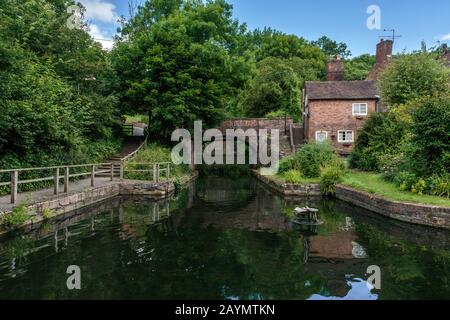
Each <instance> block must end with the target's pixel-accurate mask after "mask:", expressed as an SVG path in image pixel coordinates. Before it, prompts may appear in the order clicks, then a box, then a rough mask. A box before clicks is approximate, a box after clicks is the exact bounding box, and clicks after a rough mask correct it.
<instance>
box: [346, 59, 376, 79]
mask: <svg viewBox="0 0 450 320" xmlns="http://www.w3.org/2000/svg"><path fill="white" fill-rule="evenodd" d="M375 60H376V58H375V56H372V55H369V54H363V55H361V56H359V57H355V58H353V59H351V60H347V61H345V80H347V81H354V80H365V79H367V76H368V75H369V73H370V71H371V70H372V69H373V67H374V65H375Z"/></svg>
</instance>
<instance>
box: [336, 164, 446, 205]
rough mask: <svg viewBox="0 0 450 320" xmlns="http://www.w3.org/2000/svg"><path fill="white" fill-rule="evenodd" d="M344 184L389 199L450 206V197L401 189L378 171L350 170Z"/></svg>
mask: <svg viewBox="0 0 450 320" xmlns="http://www.w3.org/2000/svg"><path fill="white" fill-rule="evenodd" d="M342 184H343V185H345V186H349V187H352V188H354V189H358V190H364V191H366V192H369V193H371V194H376V195H379V196H382V197H384V198H386V199H389V200H394V201H403V202H410V203H420V204H428V205H436V206H444V207H450V199H447V198H443V197H435V196H428V195H418V194H415V193H412V192H408V191H401V190H400V189H399V188H398V187H397V186H396V185H395V184H393V183H390V182H387V181H386V180H384V179H383V177H382V176H381V174H377V173H370V172H355V171H350V172H349V173H347V174H346V176H345V178H344V182H343V183H342Z"/></svg>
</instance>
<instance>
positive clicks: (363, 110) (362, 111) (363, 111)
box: [353, 103, 368, 116]
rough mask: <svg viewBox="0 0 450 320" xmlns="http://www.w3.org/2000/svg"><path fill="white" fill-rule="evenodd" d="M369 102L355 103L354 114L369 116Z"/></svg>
mask: <svg viewBox="0 0 450 320" xmlns="http://www.w3.org/2000/svg"><path fill="white" fill-rule="evenodd" d="M367 111H368V107H367V103H354V104H353V115H354V116H367Z"/></svg>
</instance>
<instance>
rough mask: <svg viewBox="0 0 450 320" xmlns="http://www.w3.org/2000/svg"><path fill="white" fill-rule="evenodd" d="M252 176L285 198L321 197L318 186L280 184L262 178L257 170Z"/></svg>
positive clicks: (274, 180) (273, 180) (267, 177)
mask: <svg viewBox="0 0 450 320" xmlns="http://www.w3.org/2000/svg"><path fill="white" fill-rule="evenodd" d="M252 172H253V176H254V177H256V178H257V179H258V180H260V181H261V182H263V183H264V184H266V185H267V186H269V187H270V188H271V189H273V190H275V191H277V192H278V193H281V194H282V195H284V196H286V197H317V196H321V193H320V185H318V184H290V183H283V182H280V181H278V180H276V179H274V178H273V177H270V176H262V175H261V174H260V173H259V172H258V170H253V171H252Z"/></svg>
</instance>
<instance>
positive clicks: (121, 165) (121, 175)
mask: <svg viewBox="0 0 450 320" xmlns="http://www.w3.org/2000/svg"><path fill="white" fill-rule="evenodd" d="M124 165H125V164H124V163H123V160H121V161H120V180H123V172H124V170H125V168H124Z"/></svg>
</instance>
